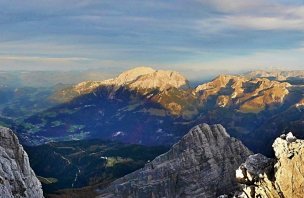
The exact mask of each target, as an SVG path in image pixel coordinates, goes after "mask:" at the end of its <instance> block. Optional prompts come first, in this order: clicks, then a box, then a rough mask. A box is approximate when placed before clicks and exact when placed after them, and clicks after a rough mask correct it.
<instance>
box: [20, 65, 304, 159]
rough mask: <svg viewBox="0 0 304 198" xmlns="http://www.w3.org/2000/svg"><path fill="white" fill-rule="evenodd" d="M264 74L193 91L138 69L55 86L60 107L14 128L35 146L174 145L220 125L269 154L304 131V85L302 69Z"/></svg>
mask: <svg viewBox="0 0 304 198" xmlns="http://www.w3.org/2000/svg"><path fill="white" fill-rule="evenodd" d="M266 73H267V76H265V77H264V72H262V71H257V72H252V73H247V74H245V75H220V76H218V77H216V78H215V79H213V80H212V81H210V82H207V83H204V84H201V85H198V86H196V87H195V88H191V87H190V86H189V83H188V81H187V79H186V78H185V77H183V76H182V75H181V74H179V73H178V72H174V71H164V70H154V69H152V68H148V67H140V68H134V69H132V70H129V71H126V72H123V73H122V74H120V75H119V76H117V77H116V78H112V79H109V80H103V81H85V82H81V83H79V84H76V85H73V86H70V87H66V88H63V89H57V91H55V92H53V93H52V94H51V95H50V96H49V97H48V100H51V101H53V102H54V103H56V104H57V105H54V106H53V107H52V108H49V109H46V110H43V111H42V112H39V113H36V114H34V115H32V116H30V117H28V118H26V119H25V120H23V121H22V122H19V123H20V124H19V125H18V126H16V128H17V129H18V131H19V136H20V137H21V139H22V141H23V142H24V143H25V144H32V145H33V144H34V145H36V144H41V143H45V142H49V141H60V140H74V139H90V138H101V139H110V140H117V141H122V142H125V143H136V144H144V145H171V144H173V143H175V142H177V141H178V140H179V139H180V138H181V137H182V136H183V135H184V132H185V131H188V130H189V129H190V128H191V127H192V126H193V125H195V124H198V123H202V122H206V123H209V124H214V123H221V124H223V126H225V128H227V130H228V131H229V132H230V133H231V135H232V136H235V137H238V138H240V139H241V140H242V141H243V142H244V143H245V144H246V145H247V146H248V147H249V148H250V149H252V150H253V151H259V152H262V153H264V154H270V153H271V142H272V140H274V138H275V137H276V136H277V135H278V134H280V133H283V132H284V131H287V130H293V131H297V132H298V133H299V134H296V135H298V136H299V137H301V136H302V135H301V134H303V129H304V127H303V120H304V118H303V112H302V111H303V107H304V97H303V94H304V89H303V85H304V83H303V85H302V84H301V83H299V82H301V80H302V77H301V76H299V75H298V74H299V73H301V72H281V73H283V74H284V75H285V76H288V80H282V79H281V80H276V79H273V78H272V77H273V76H275V75H276V73H273V74H272V73H270V72H266ZM291 76H293V78H291Z"/></svg>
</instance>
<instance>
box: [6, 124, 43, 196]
mask: <svg viewBox="0 0 304 198" xmlns="http://www.w3.org/2000/svg"><path fill="white" fill-rule="evenodd" d="M0 151H1V152H0V195H1V197H7V198H14V197H18V198H42V197H43V192H42V189H41V183H40V182H39V180H38V179H37V177H36V176H35V173H34V171H33V170H32V168H31V167H30V164H29V159H28V156H27V154H26V152H25V151H24V150H23V147H22V146H21V145H20V144H19V141H18V138H17V137H16V135H15V134H14V133H13V132H12V131H11V130H10V129H8V128H4V127H0Z"/></svg>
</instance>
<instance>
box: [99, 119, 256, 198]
mask: <svg viewBox="0 0 304 198" xmlns="http://www.w3.org/2000/svg"><path fill="white" fill-rule="evenodd" d="M250 154H251V152H250V151H249V150H248V149H247V148H246V147H245V146H244V145H243V144H242V143H241V142H240V141H239V140H236V139H235V138H232V137H230V136H229V135H228V133H227V132H226V130H225V129H224V128H223V127H222V126H221V125H212V126H209V125H207V124H203V125H198V126H195V127H194V128H192V129H191V130H190V132H189V133H188V134H186V135H185V136H184V137H183V138H182V139H181V140H180V141H179V142H178V143H176V144H175V145H174V146H173V147H172V148H171V149H170V150H169V151H168V152H167V153H165V154H163V155H160V156H158V157H157V158H155V159H154V160H153V161H152V162H150V163H148V164H146V165H145V167H144V168H142V169H140V170H138V171H136V172H133V173H131V174H129V175H127V176H125V177H123V178H121V179H118V180H116V181H115V182H113V183H112V184H111V185H110V186H109V187H108V188H107V189H106V190H105V191H103V192H102V194H101V195H100V196H99V197H108V198H109V197H132V198H136V197H138V198H139V197H140V198H145V197H147V198H150V197H153V198H158V197H166V198H171V197H172V198H173V197H205V198H214V197H217V196H218V195H221V194H224V193H227V192H231V191H232V190H235V189H237V188H238V185H237V182H236V180H235V176H234V175H235V170H236V169H237V167H239V165H240V164H241V163H243V162H244V161H245V160H246V158H247V157H248V156H249V155H250Z"/></svg>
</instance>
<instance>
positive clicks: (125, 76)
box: [115, 67, 155, 85]
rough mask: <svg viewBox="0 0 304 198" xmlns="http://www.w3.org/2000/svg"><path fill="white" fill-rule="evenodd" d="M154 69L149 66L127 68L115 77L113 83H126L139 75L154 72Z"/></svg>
mask: <svg viewBox="0 0 304 198" xmlns="http://www.w3.org/2000/svg"><path fill="white" fill-rule="evenodd" d="M154 72H155V70H154V69H152V68H151V67H136V68H133V69H130V70H127V71H125V72H123V73H121V74H120V75H118V76H117V77H116V78H115V83H116V84H118V85H122V84H127V83H129V82H132V81H134V80H136V79H137V78H138V77H139V76H142V75H146V74H150V73H154Z"/></svg>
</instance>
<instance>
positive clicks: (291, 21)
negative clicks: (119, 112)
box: [0, 0, 304, 69]
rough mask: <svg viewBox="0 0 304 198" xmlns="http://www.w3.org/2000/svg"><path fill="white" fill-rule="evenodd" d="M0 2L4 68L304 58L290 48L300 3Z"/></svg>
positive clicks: (299, 38) (208, 64) (297, 33)
mask: <svg viewBox="0 0 304 198" xmlns="http://www.w3.org/2000/svg"><path fill="white" fill-rule="evenodd" d="M0 7H2V8H5V9H3V10H2V11H1V12H0V29H1V31H0V63H1V65H0V69H3V68H4V69H5V68H8V67H10V68H13V67H15V68H20V67H27V68H35V69H36V68H47V69H49V68H59V69H61V68H64V67H69V68H96V67H101V68H107V67H119V65H121V68H122V69H124V68H127V67H133V66H134V65H154V66H162V67H166V65H170V66H167V67H168V68H169V67H170V69H174V68H176V69H179V68H181V65H187V67H189V68H196V67H203V68H214V67H218V68H226V67H228V66H227V65H230V64H229V63H231V64H233V65H236V66H237V67H243V68H249V67H250V66H253V65H256V64H263V63H264V64H267V65H270V63H271V62H272V63H273V64H280V63H279V61H277V60H280V61H281V63H288V65H290V66H292V65H295V67H298V65H300V64H301V63H303V62H304V58H302V57H303V56H301V55H300V53H298V52H297V53H289V52H290V51H293V52H294V49H300V48H301V43H303V41H304V34H303V31H304V5H303V2H301V1H300V0H298V1H285V0H255V1H253V0H189V1H184V0H168V1H162V0H155V1H143V0H128V1H125V0H117V1H113V0H103V1H99V0H66V1H61V0H52V1H51V0H41V1H36V0H28V1H17V0H3V1H0ZM278 50H279V51H280V53H278V52H277V51H278ZM266 52H267V53H266ZM284 52H285V56H284V57H285V59H282V58H281V57H280V58H279V59H275V58H274V57H275V56H276V55H281V56H282V54H283V53H284ZM262 54H263V55H262ZM267 55H269V57H271V58H270V59H269V61H266V59H267V58H266V57H267ZM287 60H288V61H287ZM241 61H245V62H246V64H241ZM224 63H227V64H224ZM249 63H250V64H249ZM212 64H214V65H212Z"/></svg>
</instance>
